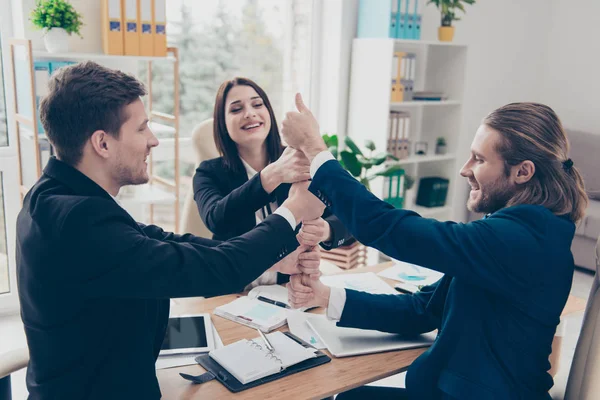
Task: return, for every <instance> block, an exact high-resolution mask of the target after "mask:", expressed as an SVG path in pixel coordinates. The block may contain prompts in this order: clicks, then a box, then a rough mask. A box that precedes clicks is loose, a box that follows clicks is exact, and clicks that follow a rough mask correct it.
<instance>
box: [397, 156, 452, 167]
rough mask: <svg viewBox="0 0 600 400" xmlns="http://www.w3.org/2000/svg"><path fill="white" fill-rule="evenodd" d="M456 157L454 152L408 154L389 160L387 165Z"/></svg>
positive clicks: (445, 159) (446, 159)
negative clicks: (398, 158) (395, 159)
mask: <svg viewBox="0 0 600 400" xmlns="http://www.w3.org/2000/svg"><path fill="white" fill-rule="evenodd" d="M454 159H456V155H455V154H435V155H431V156H410V157H407V158H403V159H401V160H398V161H390V162H389V163H388V164H389V165H407V164H418V163H426V162H436V161H448V160H454Z"/></svg>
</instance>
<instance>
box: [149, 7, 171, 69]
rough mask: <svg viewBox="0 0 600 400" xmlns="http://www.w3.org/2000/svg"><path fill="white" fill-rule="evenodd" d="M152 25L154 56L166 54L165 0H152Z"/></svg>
mask: <svg viewBox="0 0 600 400" xmlns="http://www.w3.org/2000/svg"><path fill="white" fill-rule="evenodd" d="M152 5H153V7H152V25H154V35H153V36H154V56H155V57H165V56H166V55H167V4H166V1H165V0H153V1H152Z"/></svg>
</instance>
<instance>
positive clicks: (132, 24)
mask: <svg viewBox="0 0 600 400" xmlns="http://www.w3.org/2000/svg"><path fill="white" fill-rule="evenodd" d="M121 5H122V13H123V16H124V19H125V33H124V35H123V50H124V54H125V55H126V56H139V55H140V37H139V34H138V22H137V21H138V16H137V9H138V7H137V0H122V3H121Z"/></svg>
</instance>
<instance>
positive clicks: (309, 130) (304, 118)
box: [281, 93, 327, 161]
mask: <svg viewBox="0 0 600 400" xmlns="http://www.w3.org/2000/svg"><path fill="white" fill-rule="evenodd" d="M296 108H297V109H298V112H295V111H290V112H288V113H287V114H286V115H285V119H284V120H283V123H282V128H281V136H282V137H283V139H284V140H285V141H286V142H287V144H288V145H289V146H290V147H293V148H295V149H298V150H301V151H302V152H303V153H304V154H305V155H306V157H307V158H308V160H309V161H312V159H313V158H314V157H315V156H316V155H317V154H319V153H320V152H321V151H323V150H327V146H325V142H324V141H323V138H322V137H321V135H320V133H319V123H318V122H317V120H316V119H315V117H314V116H313V115H312V113H311V112H310V110H309V109H308V107H306V105H305V104H304V101H302V96H301V95H300V93H297V94H296Z"/></svg>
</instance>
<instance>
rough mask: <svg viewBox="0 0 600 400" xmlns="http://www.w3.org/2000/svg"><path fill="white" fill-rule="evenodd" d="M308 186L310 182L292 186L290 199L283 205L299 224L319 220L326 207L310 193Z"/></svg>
mask: <svg viewBox="0 0 600 400" xmlns="http://www.w3.org/2000/svg"><path fill="white" fill-rule="evenodd" d="M308 185H309V182H308V181H305V182H297V183H294V184H292V187H291V188H290V192H289V195H288V198H287V199H286V200H285V201H284V202H283V204H282V206H284V207H286V208H287V209H288V210H290V211H291V212H292V214H294V218H296V222H298V223H299V222H300V221H310V220H313V219H317V218H319V217H320V216H321V215H323V211H324V210H325V205H324V204H323V203H322V202H321V201H320V200H319V199H317V198H316V197H315V196H314V195H313V194H312V193H311V192H309V191H308Z"/></svg>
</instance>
